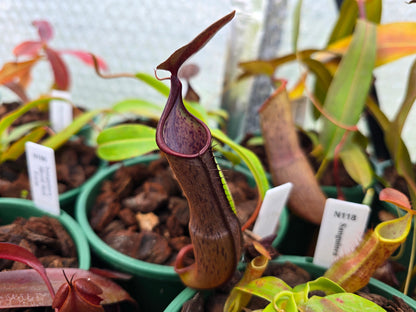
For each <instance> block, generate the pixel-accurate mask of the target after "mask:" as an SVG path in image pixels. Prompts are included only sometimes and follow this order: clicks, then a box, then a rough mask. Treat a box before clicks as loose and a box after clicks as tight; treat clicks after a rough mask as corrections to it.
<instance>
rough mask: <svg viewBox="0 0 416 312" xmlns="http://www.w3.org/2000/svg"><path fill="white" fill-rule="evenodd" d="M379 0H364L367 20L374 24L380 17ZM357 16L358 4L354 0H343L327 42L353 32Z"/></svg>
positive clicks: (380, 4)
mask: <svg viewBox="0 0 416 312" xmlns="http://www.w3.org/2000/svg"><path fill="white" fill-rule="evenodd" d="M381 8H382V1H381V0H371V1H366V2H365V9H366V15H367V16H366V18H367V20H369V21H371V22H374V23H376V24H379V23H380V19H381ZM357 18H358V5H357V1H356V0H344V1H343V2H342V6H341V9H340V13H339V16H338V20H337V22H336V24H335V26H334V29H333V30H332V33H331V36H330V38H329V41H328V44H331V43H333V42H335V41H337V40H339V39H342V38H345V37H347V36H349V35H351V34H352V33H353V30H354V27H355V23H356V21H357Z"/></svg>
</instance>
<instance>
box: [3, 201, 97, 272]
mask: <svg viewBox="0 0 416 312" xmlns="http://www.w3.org/2000/svg"><path fill="white" fill-rule="evenodd" d="M44 215H47V216H49V217H53V218H57V219H58V220H59V221H60V222H61V224H62V225H63V226H64V228H65V229H66V231H67V232H68V234H69V235H70V236H71V237H72V240H73V241H74V244H75V246H76V248H77V254H78V267H79V268H80V269H84V270H89V268H90V265H91V255H90V248H89V244H88V240H87V238H86V236H85V235H84V233H83V231H82V229H81V228H80V226H79V225H78V223H77V222H76V221H75V220H74V219H73V218H72V217H71V216H70V215H68V214H67V213H66V212H65V211H61V214H60V215H59V216H55V215H52V214H49V213H47V212H44V211H42V210H40V209H38V208H37V207H36V206H35V205H34V204H33V202H32V201H30V200H26V199H20V198H0V222H1V224H8V223H11V222H13V221H14V220H15V219H16V218H17V217H23V218H30V217H41V216H44Z"/></svg>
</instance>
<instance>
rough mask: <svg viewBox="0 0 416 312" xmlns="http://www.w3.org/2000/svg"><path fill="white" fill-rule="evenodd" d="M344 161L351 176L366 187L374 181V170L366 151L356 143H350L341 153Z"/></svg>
mask: <svg viewBox="0 0 416 312" xmlns="http://www.w3.org/2000/svg"><path fill="white" fill-rule="evenodd" d="M340 157H341V160H342V163H343V165H344V167H345V169H346V170H347V172H348V174H349V175H350V176H351V178H352V179H353V180H354V181H355V182H357V183H358V184H360V185H362V187H363V188H364V189H367V188H369V187H370V186H371V185H372V183H373V177H374V170H373V168H372V167H371V164H370V162H369V160H368V157H367V155H366V154H365V152H364V151H363V150H362V149H361V148H360V147H359V146H358V145H356V144H348V146H347V147H345V148H344V149H343V150H342V151H341V153H340Z"/></svg>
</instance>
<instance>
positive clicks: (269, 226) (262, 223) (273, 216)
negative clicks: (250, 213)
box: [253, 183, 293, 238]
mask: <svg viewBox="0 0 416 312" xmlns="http://www.w3.org/2000/svg"><path fill="white" fill-rule="evenodd" d="M292 187H293V184H292V183H285V184H282V185H279V186H276V187H274V188H272V189H270V190H268V191H267V192H266V194H265V196H264V200H263V203H262V205H261V208H260V211H259V215H258V216H257V219H256V223H255V224H254V228H253V233H254V234H257V235H258V236H260V237H262V238H263V237H266V236H269V235H272V234H275V233H276V230H277V226H278V224H279V218H280V214H281V213H282V210H283V207H284V206H285V204H286V202H287V199H288V198H289V194H290V191H291V190H292Z"/></svg>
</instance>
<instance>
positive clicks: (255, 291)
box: [235, 276, 292, 302]
mask: <svg viewBox="0 0 416 312" xmlns="http://www.w3.org/2000/svg"><path fill="white" fill-rule="evenodd" d="M235 289H237V290H240V291H243V292H246V293H250V294H252V295H255V296H257V297H260V298H263V299H266V300H268V301H270V302H271V301H273V298H274V297H275V296H276V294H278V293H279V292H281V291H285V290H290V291H291V290H292V287H290V286H289V285H288V284H286V283H285V282H284V281H283V280H281V279H279V278H277V277H275V276H264V277H261V278H258V279H256V280H254V281H251V282H249V283H247V284H245V285H243V286H237V287H236V288H235Z"/></svg>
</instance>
